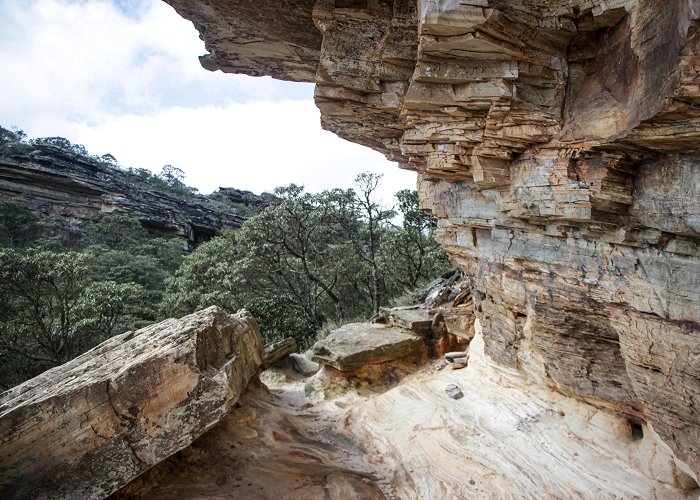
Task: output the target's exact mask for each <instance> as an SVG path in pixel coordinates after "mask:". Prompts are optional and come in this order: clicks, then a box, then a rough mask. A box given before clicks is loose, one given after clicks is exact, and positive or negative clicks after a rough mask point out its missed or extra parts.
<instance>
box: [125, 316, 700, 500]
mask: <svg viewBox="0 0 700 500" xmlns="http://www.w3.org/2000/svg"><path fill="white" fill-rule="evenodd" d="M483 347H484V343H483V339H482V337H481V332H480V329H478V328H477V332H476V336H475V338H474V341H473V342H472V347H471V348H470V360H469V365H468V366H467V368H466V369H464V370H459V371H452V370H444V369H442V370H440V369H439V365H438V364H427V365H424V366H423V367H422V368H420V369H418V370H416V368H415V367H414V369H413V373H412V374H408V375H407V376H406V377H405V378H404V379H403V380H402V381H401V383H400V384H399V385H396V386H395V387H393V388H390V386H391V385H392V384H390V385H384V386H383V387H376V388H375V390H373V391H366V392H358V391H357V390H356V388H355V387H351V388H349V389H347V390H345V391H342V390H341V391H338V392H336V393H335V395H334V396H333V397H330V398H328V397H327V398H321V399H315V398H313V397H309V395H308V394H306V393H305V387H304V383H303V381H296V382H293V381H290V380H285V381H280V380H278V379H277V378H275V377H266V376H265V374H263V380H265V383H266V384H269V388H270V390H271V393H268V392H267V391H266V390H265V388H264V387H263V386H260V385H257V384H255V383H254V384H251V386H250V387H249V390H248V391H246V393H245V394H244V396H243V397H242V398H241V399H240V400H239V403H240V404H237V405H236V407H235V408H234V409H233V410H232V411H231V413H230V414H229V415H228V416H226V417H225V418H224V419H223V420H222V421H221V423H219V424H218V425H216V426H215V427H214V428H212V429H211V430H210V431H209V432H207V433H206V434H205V435H203V436H202V437H201V438H199V439H198V440H197V441H195V442H194V443H193V445H192V446H190V447H189V448H187V449H185V450H183V451H182V452H180V453H178V454H177V455H175V456H173V457H171V458H169V459H168V460H166V461H164V462H162V463H161V464H159V465H157V466H156V467H154V468H153V469H152V470H151V471H149V472H147V473H146V474H144V475H142V476H141V477H140V478H138V479H137V480H136V481H134V482H133V483H132V484H130V485H128V486H127V487H126V488H124V489H123V490H122V491H120V492H119V494H118V495H116V497H115V498H125V499H126V498H129V499H138V498H144V499H170V498H174V497H177V498H260V499H304V500H306V499H310V498H314V499H315V498H327V499H334V500H335V499H337V500H347V499H354V498H356V499H363V500H364V499H374V498H388V499H397V498H401V499H442V498H509V497H517V498H527V499H540V498H543V497H552V498H590V499H597V498H664V499H691V498H697V496H698V493H699V492H700V491H699V490H698V489H697V484H696V483H695V481H694V480H693V479H692V478H691V477H690V475H689V474H688V470H687V469H686V468H684V466H683V465H682V464H680V463H678V462H677V461H676V459H675V458H674V456H673V453H672V452H671V450H670V449H669V448H668V446H667V445H665V444H664V443H663V442H662V441H661V440H660V439H659V438H658V436H656V434H655V433H654V431H653V429H652V428H651V427H649V426H646V425H637V424H636V423H634V422H631V421H629V420H627V419H625V418H622V417H620V416H616V415H613V414H612V413H610V412H607V411H605V410H601V409H600V408H597V407H595V406H593V405H590V404H586V403H581V402H580V401H578V400H576V399H574V398H569V397H566V396H563V395H562V394H561V393H559V392H557V391H553V390H550V389H546V388H543V387H542V386H540V385H537V384H533V383H532V382H531V381H528V380H527V378H526V377H524V376H523V375H522V373H519V372H517V371H515V370H510V369H504V368H502V367H500V366H499V365H496V364H494V363H492V362H490V361H489V360H488V358H486V357H485V356H484V353H483ZM375 366H386V364H385V365H375ZM324 369H325V368H324ZM266 373H267V372H266ZM276 380H277V381H276ZM451 386H455V387H458V389H457V390H459V391H460V392H461V393H462V397H457V396H458V393H456V392H455V390H454V389H453V388H452V387H451ZM448 390H449V392H448ZM455 397H457V399H454V398H455Z"/></svg>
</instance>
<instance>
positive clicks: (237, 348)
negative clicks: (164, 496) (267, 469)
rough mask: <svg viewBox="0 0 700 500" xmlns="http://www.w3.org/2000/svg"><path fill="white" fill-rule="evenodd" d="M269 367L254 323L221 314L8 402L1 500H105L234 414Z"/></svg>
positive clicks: (169, 326) (23, 389)
mask: <svg viewBox="0 0 700 500" xmlns="http://www.w3.org/2000/svg"><path fill="white" fill-rule="evenodd" d="M261 360H262V339H261V337H260V333H259V331H258V327H257V324H256V323H255V320H254V319H253V318H252V316H250V314H249V313H248V312H246V311H241V312H239V313H238V314H236V315H229V314H227V313H226V312H224V311H223V310H221V309H219V308H217V307H214V306H212V307H209V308H208V309H204V310H202V311H199V312H196V313H194V314H191V315H189V316H185V317H184V318H181V319H169V320H166V321H163V322H161V323H158V324H156V325H152V326H149V327H146V328H143V329H141V330H138V331H136V332H127V333H125V334H123V335H118V336H116V337H113V338H111V339H109V340H107V341H105V342H104V343H102V344H100V345H99V346H97V347H96V348H94V349H92V350H91V351H89V352H87V353H85V354H83V355H82V356H80V357H78V358H76V359H74V360H73V361H71V362H69V363H67V364H65V365H62V366H60V367H57V368H54V369H52V370H49V371H47V372H45V373H43V374H42V375H39V376H38V377H36V378H34V379H31V380H29V381H27V382H25V383H23V384H21V385H19V386H17V387H15V388H13V389H11V390H10V391H7V392H5V393H3V394H2V395H0V497H2V498H18V499H19V498H26V499H39V498H47V499H48V498H50V499H58V498H103V497H106V496H107V495H109V494H110V493H111V492H113V491H115V490H117V489H118V488H120V487H121V486H124V485H125V484H127V483H128V482H129V481H131V480H132V479H133V478H135V477H136V476H138V475H139V474H141V473H142V472H144V471H145V470H147V469H149V468H150V467H152V466H153V465H155V464H156V463H158V462H160V461H161V460H163V459H165V458H167V457H168V456H170V455H172V454H173V453H175V452H176V451H178V450H181V449H183V448H185V447H186V446H188V445H189V444H190V443H191V442H192V441H193V440H194V439H196V438H197V437H198V436H199V435H201V434H202V433H203V432H204V431H206V430H207V429H209V428H210V427H211V426H212V425H214V424H215V423H216V422H218V421H219V420H220V419H221V418H222V417H223V416H224V415H226V413H227V412H228V411H229V409H230V408H231V406H232V405H233V404H234V403H235V402H236V401H237V400H238V397H239V396H240V394H241V393H242V392H243V390H244V389H245V387H246V385H247V384H248V382H249V380H250V379H251V378H252V377H253V376H254V375H255V374H256V373H257V371H258V367H259V366H260V364H261V362H262V361H261Z"/></svg>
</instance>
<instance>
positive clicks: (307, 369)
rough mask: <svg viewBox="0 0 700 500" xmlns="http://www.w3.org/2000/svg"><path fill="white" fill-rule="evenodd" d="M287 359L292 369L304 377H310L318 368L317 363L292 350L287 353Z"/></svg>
mask: <svg viewBox="0 0 700 500" xmlns="http://www.w3.org/2000/svg"><path fill="white" fill-rule="evenodd" d="M289 361H290V362H291V364H292V368H293V369H294V371H295V372H298V373H301V374H302V375H303V376H305V377H310V376H311V375H313V374H314V373H316V372H317V371H318V370H319V368H320V365H319V364H318V363H315V362H313V361H311V360H310V359H309V358H307V357H306V356H305V355H304V354H297V353H295V352H293V353H292V354H290V355H289Z"/></svg>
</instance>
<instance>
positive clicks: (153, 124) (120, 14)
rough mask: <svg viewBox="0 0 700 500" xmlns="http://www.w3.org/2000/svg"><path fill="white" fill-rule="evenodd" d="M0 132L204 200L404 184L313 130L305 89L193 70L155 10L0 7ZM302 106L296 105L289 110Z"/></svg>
mask: <svg viewBox="0 0 700 500" xmlns="http://www.w3.org/2000/svg"><path fill="white" fill-rule="evenodd" d="M0 19H2V20H3V23H2V24H3V29H2V30H0V68H2V73H3V77H2V79H0V96H2V97H1V98H0V124H1V125H4V126H9V125H16V126H18V127H20V128H22V129H24V130H25V132H27V133H28V134H29V135H30V136H53V135H58V136H62V137H66V138H68V139H70V140H71V141H73V142H76V143H82V144H84V145H85V146H87V147H88V149H89V150H90V151H91V152H93V153H98V154H102V153H107V152H111V153H112V154H114V155H115V156H116V157H117V158H118V159H119V160H120V162H122V163H124V164H128V165H130V166H142V167H145V168H149V169H152V170H155V171H158V170H160V168H161V167H162V166H163V165H164V164H173V165H176V166H178V167H180V168H182V169H183V170H184V171H185V172H186V174H187V178H188V181H189V182H190V183H191V184H192V185H194V186H196V187H198V188H199V189H200V190H201V191H203V192H207V191H210V190H212V189H214V188H216V187H218V186H220V185H227V186H234V187H240V188H245V189H250V190H253V191H261V190H270V189H272V188H273V187H275V186H277V185H281V184H286V183H289V182H296V183H302V184H305V185H306V186H307V188H308V189H310V190H320V189H324V188H329V187H332V186H350V185H351V184H352V179H353V178H354V176H355V175H356V174H357V173H358V172H360V171H363V170H368V169H370V170H377V171H384V172H385V173H386V174H387V175H386V176H385V185H386V191H387V192H390V191H393V190H395V189H399V188H403V187H410V186H412V185H413V184H414V183H415V177H414V176H413V175H412V174H411V173H406V172H403V171H400V170H399V169H398V168H397V167H396V166H395V165H394V164H391V163H389V162H387V161H386V160H384V159H383V157H382V156H381V155H379V154H377V153H374V152H372V151H370V150H368V149H366V148H363V147H361V146H358V145H354V144H350V143H347V142H345V141H343V140H341V139H338V138H337V137H335V136H334V135H333V134H330V133H328V132H324V131H322V130H321V127H320V124H319V118H318V111H317V110H316V108H315V106H314V105H313V102H312V100H311V96H312V92H313V88H312V85H310V84H294V83H289V82H279V81H275V80H272V79H270V78H253V77H247V76H244V75H230V74H223V73H220V72H217V73H212V72H209V71H206V70H204V69H203V68H202V67H201V66H200V65H199V61H198V59H197V56H199V55H201V54H203V53H204V52H205V49H204V44H203V43H202V42H201V40H199V38H198V34H197V32H196V30H195V29H194V27H193V26H192V24H191V23H190V22H188V21H186V20H184V19H182V18H181V17H180V16H178V15H177V14H176V13H175V12H174V11H173V9H172V8H171V7H170V6H168V5H167V4H165V3H164V2H162V1H159V0H116V2H114V3H113V2H110V1H108V0H26V1H22V2H18V1H16V0H0ZM295 99H303V100H295Z"/></svg>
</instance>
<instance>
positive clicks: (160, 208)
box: [0, 144, 265, 246]
mask: <svg viewBox="0 0 700 500" xmlns="http://www.w3.org/2000/svg"><path fill="white" fill-rule="evenodd" d="M24 146H25V147H22V148H15V149H14V150H12V151H11V152H5V153H4V154H0V198H6V199H9V200H11V201H14V202H16V203H20V204H22V205H24V206H26V207H27V208H28V209H29V210H31V211H32V212H34V213H36V214H37V215H40V216H49V215H58V216H62V217H65V218H66V219H67V221H69V222H71V223H77V224H80V222H81V221H82V220H84V219H86V218H88V217H90V216H92V215H94V214H95V213H96V212H116V213H125V214H128V215H130V216H133V217H135V218H136V219H138V220H139V221H140V222H141V223H142V224H143V226H144V227H146V228H147V229H149V230H151V231H155V232H160V233H164V234H166V235H173V236H179V237H182V238H184V239H185V240H186V241H187V243H188V245H190V246H194V245H196V244H197V243H199V242H201V241H204V240H206V239H208V238H210V237H212V236H213V235H214V234H216V233H217V232H218V231H219V230H221V229H222V228H225V227H229V228H234V229H235V228H238V227H240V226H241V224H242V223H243V221H244V220H245V217H246V216H247V215H250V214H251V213H254V212H255V211H256V210H258V209H260V208H261V207H263V206H264V205H265V201H264V200H263V198H261V197H259V196H257V195H254V194H253V193H250V192H248V191H241V190H238V189H234V188H221V189H219V191H217V192H215V193H213V194H211V195H208V196H203V195H199V194H187V195H178V194H177V193H171V192H168V191H167V190H165V189H159V188H158V186H156V185H152V184H153V183H152V182H151V183H150V184H149V177H148V175H149V174H146V176H145V177H144V175H139V173H138V172H139V171H127V170H122V169H120V168H118V167H114V166H112V165H110V164H109V163H107V162H105V161H101V160H100V159H98V158H95V157H91V156H87V155H83V154H80V153H77V152H75V151H73V150H70V149H66V148H61V147H57V146H54V145H48V144H33V145H31V146H30V145H24ZM144 172H145V171H141V173H142V174H143V173H144ZM151 179H153V177H151Z"/></svg>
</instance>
